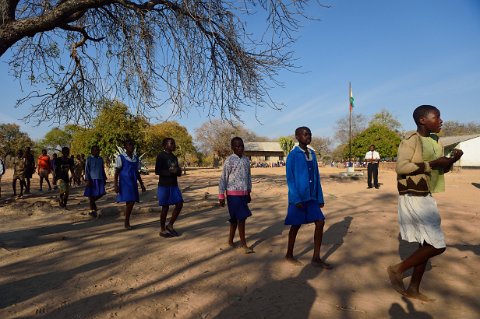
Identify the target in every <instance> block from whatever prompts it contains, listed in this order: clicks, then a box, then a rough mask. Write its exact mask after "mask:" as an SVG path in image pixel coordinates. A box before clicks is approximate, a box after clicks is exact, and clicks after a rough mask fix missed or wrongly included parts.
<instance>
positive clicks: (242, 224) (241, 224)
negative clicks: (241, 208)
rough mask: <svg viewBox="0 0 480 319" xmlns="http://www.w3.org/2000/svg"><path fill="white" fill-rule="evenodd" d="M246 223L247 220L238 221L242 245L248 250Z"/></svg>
mask: <svg viewBox="0 0 480 319" xmlns="http://www.w3.org/2000/svg"><path fill="white" fill-rule="evenodd" d="M245 222H246V219H242V220H239V221H238V236H240V243H241V244H242V247H244V248H248V246H247V240H246V239H245Z"/></svg>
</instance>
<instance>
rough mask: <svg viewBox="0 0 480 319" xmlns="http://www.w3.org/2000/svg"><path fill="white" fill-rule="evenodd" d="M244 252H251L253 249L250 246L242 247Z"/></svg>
mask: <svg viewBox="0 0 480 319" xmlns="http://www.w3.org/2000/svg"><path fill="white" fill-rule="evenodd" d="M243 249H244V251H245V254H247V255H248V254H253V253H254V252H255V251H254V250H253V248H252V247H243Z"/></svg>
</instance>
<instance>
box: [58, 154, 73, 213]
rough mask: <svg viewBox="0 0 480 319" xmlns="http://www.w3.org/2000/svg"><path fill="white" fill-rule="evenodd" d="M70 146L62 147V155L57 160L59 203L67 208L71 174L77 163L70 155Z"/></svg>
mask: <svg viewBox="0 0 480 319" xmlns="http://www.w3.org/2000/svg"><path fill="white" fill-rule="evenodd" d="M69 155H70V148H68V147H66V146H64V147H63V148H62V156H61V157H57V159H56V160H55V179H56V180H57V187H58V191H59V193H60V196H59V197H60V198H59V205H60V207H62V208H65V209H67V201H68V195H69V194H70V183H69V181H70V177H69V172H70V174H73V169H74V167H75V164H74V163H73V160H72V159H71V158H70V157H69Z"/></svg>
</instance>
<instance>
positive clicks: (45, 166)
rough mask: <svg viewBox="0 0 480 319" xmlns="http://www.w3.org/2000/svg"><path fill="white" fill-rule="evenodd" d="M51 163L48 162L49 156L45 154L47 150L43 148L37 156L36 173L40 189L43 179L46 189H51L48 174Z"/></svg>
mask: <svg viewBox="0 0 480 319" xmlns="http://www.w3.org/2000/svg"><path fill="white" fill-rule="evenodd" d="M51 166H52V164H51V163H50V156H48V155H47V150H46V149H43V150H42V154H41V155H40V156H39V157H38V161H37V167H38V170H37V173H38V176H40V191H43V180H45V181H46V182H47V185H48V190H49V191H51V190H52V185H50V180H49V178H48V175H50V169H51Z"/></svg>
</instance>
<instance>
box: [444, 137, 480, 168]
mask: <svg viewBox="0 0 480 319" xmlns="http://www.w3.org/2000/svg"><path fill="white" fill-rule="evenodd" d="M440 142H442V144H443V146H444V150H445V154H448V153H450V152H451V151H452V150H453V149H454V148H458V149H461V150H462V151H463V156H462V158H461V159H460V160H459V161H458V162H456V163H455V166H458V167H463V168H480V134H475V135H463V136H447V137H441V138H440Z"/></svg>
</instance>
